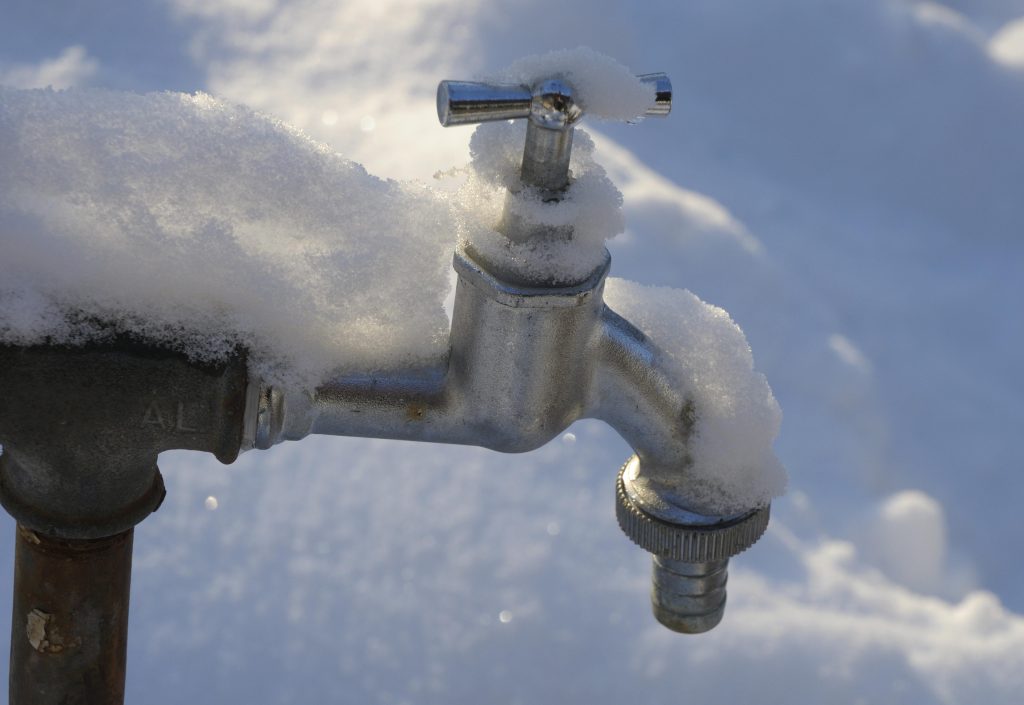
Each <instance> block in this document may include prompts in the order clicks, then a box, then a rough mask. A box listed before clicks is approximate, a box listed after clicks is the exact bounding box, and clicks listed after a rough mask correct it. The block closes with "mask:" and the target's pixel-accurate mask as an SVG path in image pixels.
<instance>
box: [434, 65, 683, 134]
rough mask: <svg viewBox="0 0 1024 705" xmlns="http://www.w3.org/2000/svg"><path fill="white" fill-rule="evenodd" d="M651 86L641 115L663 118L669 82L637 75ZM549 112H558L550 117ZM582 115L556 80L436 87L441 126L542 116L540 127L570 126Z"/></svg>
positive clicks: (570, 92) (570, 91)
mask: <svg viewBox="0 0 1024 705" xmlns="http://www.w3.org/2000/svg"><path fill="white" fill-rule="evenodd" d="M637 78H639V79H640V80H641V81H642V82H643V83H646V84H648V85H652V86H654V102H653V103H652V104H651V106H650V107H649V108H647V111H646V112H645V113H644V115H646V116H649V117H665V116H666V115H668V114H669V113H670V112H671V111H672V82H671V81H670V80H669V78H668V76H667V75H666V74H664V73H647V74H643V75H641V76H637ZM551 113H556V114H559V115H562V116H563V117H562V118H561V119H555V120H552V116H551ZM581 117H583V111H582V109H581V108H580V106H579V105H578V104H577V103H576V102H575V100H574V98H573V89H572V87H571V86H570V85H569V84H568V83H566V82H565V81H563V80H560V79H548V80H545V81H539V82H538V83H537V84H536V85H534V86H532V87H531V86H527V85H515V84H501V83H481V82H478V81H441V82H440V83H439V84H438V86H437V119H438V120H440V121H441V125H442V126H444V127H451V126H452V125H471V124H476V123H480V122H492V121H495V120H515V119H518V118H535V119H543V118H546V119H544V122H545V124H544V125H543V126H544V127H548V128H549V129H550V128H552V127H556V124H555V123H557V122H561V123H562V124H561V125H557V126H558V127H570V126H571V125H572V124H574V123H576V122H578V121H579V119H580V118H581Z"/></svg>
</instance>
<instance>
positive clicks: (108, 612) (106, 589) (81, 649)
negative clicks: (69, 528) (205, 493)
mask: <svg viewBox="0 0 1024 705" xmlns="http://www.w3.org/2000/svg"><path fill="white" fill-rule="evenodd" d="M133 534H134V530H133V529H129V530H128V531H125V532H123V533H120V534H117V535H115V536H110V537H108V538H102V539H91V540H75V539H58V538H53V537H51V536H46V535H44V534H40V533H37V532H35V531H32V530H31V529H27V528H25V527H23V526H22V525H21V524H19V525H18V529H17V537H16V539H15V552H14V613H13V616H12V619H11V672H10V703H11V705H72V704H75V705H77V704H82V705H86V704H87V705H122V703H123V702H124V682H125V659H126V653H127V647H128V600H129V592H130V589H131V569H132V537H133Z"/></svg>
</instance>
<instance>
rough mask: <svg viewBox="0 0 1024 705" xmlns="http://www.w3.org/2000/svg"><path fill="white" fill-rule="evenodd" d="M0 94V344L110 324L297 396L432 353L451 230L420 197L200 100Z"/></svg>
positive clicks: (241, 113) (442, 331)
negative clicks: (248, 369)
mask: <svg viewBox="0 0 1024 705" xmlns="http://www.w3.org/2000/svg"><path fill="white" fill-rule="evenodd" d="M0 91H2V92H0V161H2V162H3V163H6V164H17V165H18V168H17V169H6V170H4V171H3V172H0V231H2V232H3V234H4V236H3V239H2V240H0V342H6V343H14V344H35V343H40V342H44V341H53V342H57V343H72V344H77V343H80V342H83V341H86V340H93V339H96V338H98V337H102V336H104V335H109V334H112V333H114V332H117V331H115V330H114V329H113V327H112V326H113V325H114V324H115V323H116V325H117V327H118V328H120V332H130V333H133V334H136V335H138V336H140V337H143V338H146V339H150V340H156V341H159V342H162V343H165V344H167V345H170V346H172V347H175V348H179V349H183V350H184V351H185V352H187V353H189V354H190V356H192V357H193V358H195V359H200V360H210V359H217V358H220V357H223V356H224V355H225V354H228V353H230V352H231V351H232V350H233V349H234V348H235V347H236V346H239V345H244V346H245V347H246V348H247V349H249V350H250V351H251V352H252V358H251V364H252V368H253V371H254V372H255V373H256V374H258V375H260V376H262V377H263V378H265V379H267V380H270V381H274V382H278V383H281V384H286V385H289V386H292V387H294V386H300V387H301V388H309V387H312V386H313V385H315V384H317V383H319V382H320V381H322V380H323V379H324V378H325V377H326V376H327V375H328V374H329V373H331V372H333V371H335V370H336V369H338V368H341V369H349V370H358V371H361V372H370V371H374V370H378V369H381V368H391V367H399V366H402V367H405V366H409V365H413V366H417V365H426V364H429V363H430V362H431V361H433V360H435V359H437V358H439V357H440V356H442V355H443V354H444V352H445V349H446V346H445V340H446V333H447V320H446V318H445V314H444V310H443V307H442V300H443V298H444V296H445V294H446V292H447V290H448V270H449V269H450V247H449V245H448V243H449V242H450V239H451V237H452V231H453V229H454V223H453V220H452V218H451V216H450V214H449V211H448V209H447V207H445V205H444V203H443V202H442V201H440V200H439V199H438V198H437V197H436V196H434V195H433V194H431V193H429V192H428V191H427V190H426V189H425V188H424V187H422V186H417V185H413V184H399V183H396V182H389V181H384V180H381V179H379V178H376V177H373V176H370V175H369V174H367V173H366V171H365V170H364V169H363V168H362V167H361V166H359V165H358V164H355V163H353V162H351V161H349V160H346V159H344V158H343V157H341V156H339V155H337V154H335V153H333V152H332V151H331V150H330V149H329V148H327V147H326V146H324V145H322V144H317V143H315V142H313V141H311V140H309V139H308V138H306V137H304V136H303V135H301V134H300V133H298V132H297V131H295V130H294V129H292V128H289V127H287V126H286V125H283V124H282V123H280V122H279V121H275V120H273V119H271V118H268V117H265V116H261V115H259V114H256V113H254V112H252V111H251V110H248V109H246V108H242V107H238V106H234V105H231V104H228V103H224V102H222V101H219V100H217V99H215V98H212V97H211V96H209V95H206V94H202V93H200V94H196V95H194V96H186V95H182V94H175V93H152V94H148V95H144V96H139V95H133V94H128V93H120V92H112V91H102V90H96V89H77V90H69V91H63V92H54V91H52V90H30V91H17V90H10V89H3V88H0Z"/></svg>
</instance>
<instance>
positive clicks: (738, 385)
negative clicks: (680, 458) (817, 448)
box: [605, 278, 786, 514]
mask: <svg viewBox="0 0 1024 705" xmlns="http://www.w3.org/2000/svg"><path fill="white" fill-rule="evenodd" d="M605 301H606V302H607V303H608V305H609V306H610V307H611V308H612V309H613V310H614V311H616V312H617V313H619V314H620V315H622V316H625V317H626V318H627V319H628V320H629V321H630V322H631V323H632V324H633V325H635V326H636V327H637V328H639V329H640V330H641V331H643V333H644V334H645V335H646V336H648V337H649V338H651V340H652V341H654V343H655V344H656V345H657V346H658V348H659V349H660V350H661V351H662V352H663V353H664V355H665V359H666V360H667V361H668V363H669V364H670V365H672V366H673V367H674V368H675V369H674V372H675V378H676V379H682V380H686V381H687V384H688V385H689V392H690V394H691V395H692V399H693V401H694V405H695V408H696V410H697V419H696V427H695V432H694V437H693V442H692V443H693V445H692V453H693V466H692V468H691V470H690V472H691V477H692V479H693V481H694V487H695V496H694V501H695V502H696V503H697V504H699V506H700V509H701V510H702V511H707V512H709V513H721V514H728V513H731V512H735V511H742V510H745V509H749V508H750V507H755V506H762V505H764V504H767V503H768V502H769V501H771V499H772V498H773V497H778V496H779V495H781V494H782V493H783V491H784V490H785V488H786V471H785V469H784V468H783V467H782V464H781V463H780V462H779V460H778V458H776V457H775V452H774V451H773V450H772V443H773V442H774V440H775V437H776V436H777V435H778V433H779V426H780V425H781V423H782V411H781V410H780V409H779V405H778V403H777V402H776V401H775V397H774V396H772V391H771V389H770V388H769V387H768V382H767V380H766V379H765V377H764V375H763V374H761V373H760V372H756V371H755V370H754V360H753V356H752V355H751V353H750V346H749V345H748V344H747V339H746V338H745V337H744V335H743V331H741V330H740V328H739V326H737V325H736V324H735V323H734V322H733V320H732V319H731V318H730V317H729V314H728V313H726V312H725V311H724V310H723V309H720V308H718V307H717V306H712V305H710V304H706V303H704V302H703V301H701V300H700V299H698V298H697V297H696V296H694V295H693V294H691V293H690V292H689V291H685V290H682V289H673V288H670V287H650V286H643V285H640V284H636V283H634V282H630V281H627V280H625V279H616V278H609V279H608V281H607V283H606V284H605Z"/></svg>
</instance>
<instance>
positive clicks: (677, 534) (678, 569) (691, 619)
mask: <svg viewBox="0 0 1024 705" xmlns="http://www.w3.org/2000/svg"><path fill="white" fill-rule="evenodd" d="M638 472H639V459H638V458H637V457H636V456H633V457H632V458H630V459H629V460H628V461H626V464H625V465H623V466H622V470H620V471H619V476H618V478H617V480H616V492H615V499H616V502H615V515H616V518H617V519H618V521H619V526H620V527H621V528H622V531H623V532H624V533H625V534H626V536H628V537H629V538H630V540H632V541H633V543H635V544H637V545H638V546H640V547H641V548H643V549H644V550H646V551H648V552H650V553H651V554H653V557H654V573H653V576H652V586H651V608H652V610H653V612H654V616H655V618H656V619H657V620H658V621H659V622H661V623H662V624H663V625H665V626H666V627H668V628H669V629H671V630H672V631H676V632H680V633H682V634H700V633H703V632H706V631H709V630H711V629H713V628H714V627H715V626H716V625H717V624H718V623H719V622H720V621H722V615H723V614H724V613H725V593H726V591H725V584H726V581H727V579H728V575H729V574H728V566H729V559H730V558H731V557H732V556H735V555H737V554H739V553H742V552H743V551H745V550H747V549H748V548H750V547H751V546H753V545H754V543H755V542H756V541H757V540H758V539H759V538H761V535H762V534H764V532H765V529H767V528H768V518H769V513H770V507H769V506H768V505H766V506H764V507H759V508H756V509H752V510H750V511H748V512H744V513H741V514H738V515H733V516H727V517H715V516H706V515H702V514H696V513H693V512H688V511H684V510H678V511H675V512H672V516H671V517H670V519H671V520H669V519H667V518H665V517H664V515H665V513H666V512H665V510H664V507H663V506H662V507H659V509H658V510H657V511H658V515H656V514H654V513H653V512H654V511H655V510H654V508H653V507H651V506H647V505H651V504H654V503H653V502H650V501H649V500H648V501H645V493H643V492H637V491H634V489H633V487H632V481H633V480H635V479H636V477H637V474H638ZM658 504H662V505H663V502H658Z"/></svg>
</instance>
